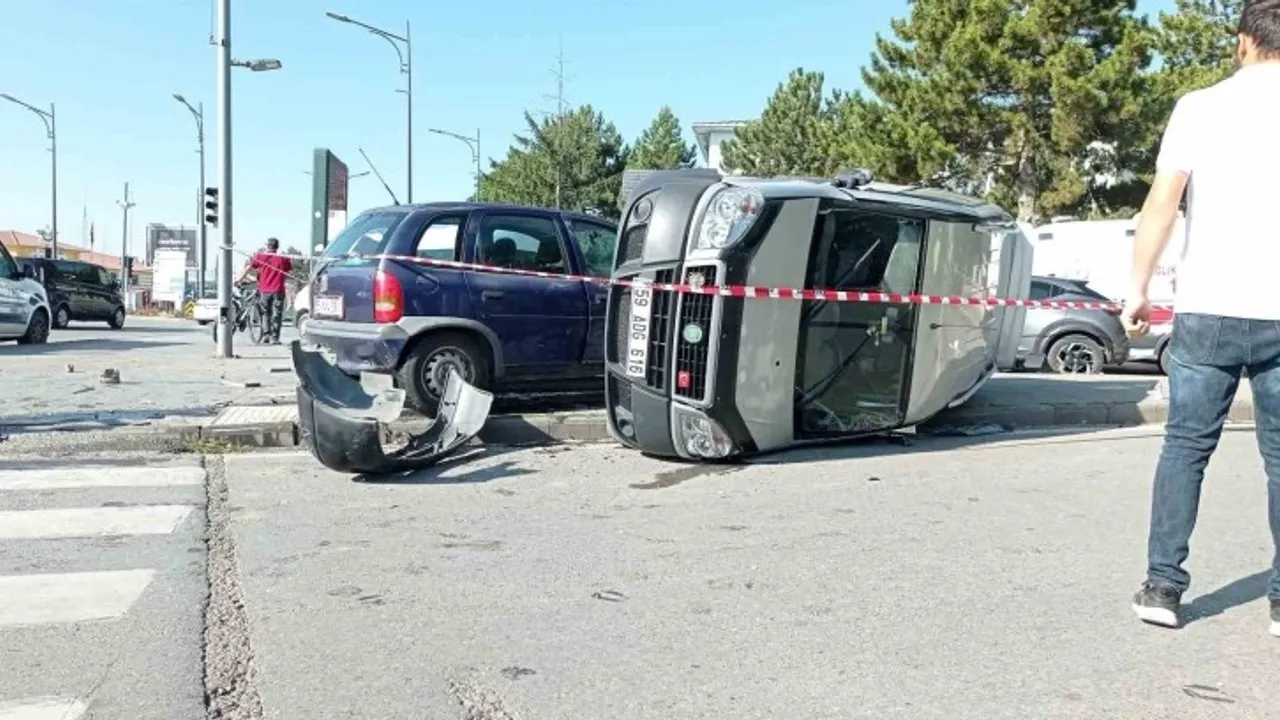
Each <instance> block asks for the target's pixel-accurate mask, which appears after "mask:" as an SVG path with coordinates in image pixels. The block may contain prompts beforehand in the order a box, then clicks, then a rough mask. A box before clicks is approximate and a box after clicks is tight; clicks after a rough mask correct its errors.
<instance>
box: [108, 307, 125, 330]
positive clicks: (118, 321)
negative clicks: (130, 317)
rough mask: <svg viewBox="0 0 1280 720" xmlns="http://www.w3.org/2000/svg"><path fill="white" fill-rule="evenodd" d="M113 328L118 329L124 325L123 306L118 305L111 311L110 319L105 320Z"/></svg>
mask: <svg viewBox="0 0 1280 720" xmlns="http://www.w3.org/2000/svg"><path fill="white" fill-rule="evenodd" d="M107 324H108V325H110V326H111V329H113V330H119V329H120V328H122V327H124V308H123V307H118V308H116V311H115V312H113V313H111V319H110V320H108V321H107Z"/></svg>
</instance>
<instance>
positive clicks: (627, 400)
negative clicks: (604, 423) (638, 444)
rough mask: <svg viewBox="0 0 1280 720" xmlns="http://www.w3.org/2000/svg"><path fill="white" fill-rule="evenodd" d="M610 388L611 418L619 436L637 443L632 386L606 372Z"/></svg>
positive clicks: (609, 409) (608, 393) (608, 392)
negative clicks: (632, 406) (632, 407)
mask: <svg viewBox="0 0 1280 720" xmlns="http://www.w3.org/2000/svg"><path fill="white" fill-rule="evenodd" d="M605 377H606V378H608V383H609V387H608V390H607V393H606V394H607V396H608V402H609V408H608V411H609V416H610V417H611V418H612V419H613V426H614V428H616V429H617V430H618V434H620V435H622V437H624V438H626V439H627V440H631V441H633V442H634V441H635V437H636V429H635V415H634V414H633V413H632V410H631V384H630V383H628V382H626V381H624V380H622V379H621V378H619V377H618V376H616V375H614V374H613V373H612V372H606V373H605Z"/></svg>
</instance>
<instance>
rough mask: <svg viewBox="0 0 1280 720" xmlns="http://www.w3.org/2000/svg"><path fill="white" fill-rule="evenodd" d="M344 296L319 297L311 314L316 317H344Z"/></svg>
mask: <svg viewBox="0 0 1280 720" xmlns="http://www.w3.org/2000/svg"><path fill="white" fill-rule="evenodd" d="M342 310H343V307H342V296H341V295H317V296H316V299H315V307H314V308H312V310H311V312H312V314H313V315H315V316H316V317H332V318H340V317H342Z"/></svg>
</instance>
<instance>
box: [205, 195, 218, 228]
mask: <svg viewBox="0 0 1280 720" xmlns="http://www.w3.org/2000/svg"><path fill="white" fill-rule="evenodd" d="M204 211H205V212H204V221H205V222H207V223H209V224H210V225H212V226H214V227H218V188H216V187H207V188H205V189H204Z"/></svg>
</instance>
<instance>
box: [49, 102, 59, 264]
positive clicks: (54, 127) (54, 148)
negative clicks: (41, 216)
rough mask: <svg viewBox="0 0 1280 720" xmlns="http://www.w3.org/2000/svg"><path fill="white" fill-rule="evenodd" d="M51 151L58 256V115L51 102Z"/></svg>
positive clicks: (54, 243) (55, 238)
mask: <svg viewBox="0 0 1280 720" xmlns="http://www.w3.org/2000/svg"><path fill="white" fill-rule="evenodd" d="M49 152H50V153H51V154H52V155H53V172H52V173H51V175H52V176H53V181H52V182H53V202H52V203H51V204H52V205H53V257H54V258H57V257H58V116H57V115H56V114H55V111H54V107H53V103H49Z"/></svg>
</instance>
